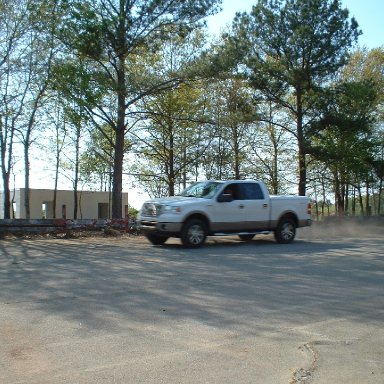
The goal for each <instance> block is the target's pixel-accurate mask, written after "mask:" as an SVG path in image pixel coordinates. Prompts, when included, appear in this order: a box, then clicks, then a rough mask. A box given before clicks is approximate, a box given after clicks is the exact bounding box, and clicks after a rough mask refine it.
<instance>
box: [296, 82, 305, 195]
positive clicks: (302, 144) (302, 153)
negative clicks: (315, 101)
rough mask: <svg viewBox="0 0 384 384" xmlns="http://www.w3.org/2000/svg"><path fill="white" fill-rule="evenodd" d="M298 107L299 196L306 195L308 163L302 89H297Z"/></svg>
mask: <svg viewBox="0 0 384 384" xmlns="http://www.w3.org/2000/svg"><path fill="white" fill-rule="evenodd" d="M296 104H297V105H296V108H297V110H296V111H297V122H296V130H297V142H298V147H299V196H305V195H306V189H307V164H306V159H305V156H306V147H305V137H304V129H303V103H302V93H301V90H300V89H296Z"/></svg>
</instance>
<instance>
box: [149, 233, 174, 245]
mask: <svg viewBox="0 0 384 384" xmlns="http://www.w3.org/2000/svg"><path fill="white" fill-rule="evenodd" d="M145 237H146V238H147V239H148V240H149V241H150V242H151V243H152V244H153V245H163V244H164V243H165V242H166V241H167V240H168V237H165V236H159V235H155V234H154V233H147V234H146V235H145Z"/></svg>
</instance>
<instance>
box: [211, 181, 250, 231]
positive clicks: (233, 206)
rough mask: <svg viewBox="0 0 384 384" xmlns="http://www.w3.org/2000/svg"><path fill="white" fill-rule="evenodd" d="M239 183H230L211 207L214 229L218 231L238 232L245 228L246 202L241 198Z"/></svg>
mask: <svg viewBox="0 0 384 384" xmlns="http://www.w3.org/2000/svg"><path fill="white" fill-rule="evenodd" d="M239 197H240V189H239V184H238V183H233V184H228V185H227V186H226V187H225V188H224V189H223V190H222V191H221V193H220V194H219V196H218V199H217V202H215V204H214V205H213V206H211V207H210V211H211V217H212V223H211V225H212V229H213V230H214V231H216V232H221V231H223V232H232V231H233V232H237V231H239V230H243V229H244V204H243V202H242V201H240V200H239Z"/></svg>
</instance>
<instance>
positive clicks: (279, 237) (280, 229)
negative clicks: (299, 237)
mask: <svg viewBox="0 0 384 384" xmlns="http://www.w3.org/2000/svg"><path fill="white" fill-rule="evenodd" d="M274 234H275V239H276V241H277V242H278V243H280V244H288V243H291V242H292V241H293V240H294V238H295V236H296V225H295V223H294V221H293V220H292V219H289V218H286V219H284V218H283V219H281V220H280V222H279V224H278V226H277V228H276V229H275V232H274Z"/></svg>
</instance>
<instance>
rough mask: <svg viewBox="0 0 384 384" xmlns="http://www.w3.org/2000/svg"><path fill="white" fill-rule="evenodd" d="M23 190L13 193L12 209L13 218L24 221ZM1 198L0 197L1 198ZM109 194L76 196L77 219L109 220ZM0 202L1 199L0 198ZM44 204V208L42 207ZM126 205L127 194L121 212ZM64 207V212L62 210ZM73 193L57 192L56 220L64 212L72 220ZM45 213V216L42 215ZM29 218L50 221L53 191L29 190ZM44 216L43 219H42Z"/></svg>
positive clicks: (124, 210) (124, 209)
mask: <svg viewBox="0 0 384 384" xmlns="http://www.w3.org/2000/svg"><path fill="white" fill-rule="evenodd" d="M24 196H25V189H24V188H20V189H17V190H16V191H15V196H14V208H16V212H15V218H16V219H25V216H26V214H25V207H24ZM1 197H2V196H1ZM110 197H111V196H110V193H109V192H94V191H81V192H78V194H77V199H78V208H77V218H78V219H98V218H103V219H106V218H110V216H111V215H110V211H111V209H110ZM1 201H3V199H2V198H1ZM43 204H44V206H43ZM127 205H128V193H123V202H122V212H123V215H124V214H125V212H126V206H127ZM63 206H65V210H64V209H63ZM43 207H45V211H44V210H43ZM73 210H74V193H73V191H65V190H59V191H57V197H56V218H62V217H63V213H64V211H65V213H66V218H67V219H73V218H74V217H73V213H74V212H73ZM44 213H45V215H44ZM30 216H31V217H30V218H31V219H41V218H46V219H51V218H53V216H54V215H53V190H49V189H30ZM44 216H45V217H44ZM0 218H3V209H1V210H0Z"/></svg>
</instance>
